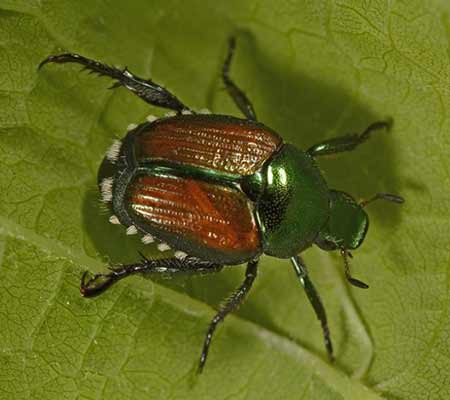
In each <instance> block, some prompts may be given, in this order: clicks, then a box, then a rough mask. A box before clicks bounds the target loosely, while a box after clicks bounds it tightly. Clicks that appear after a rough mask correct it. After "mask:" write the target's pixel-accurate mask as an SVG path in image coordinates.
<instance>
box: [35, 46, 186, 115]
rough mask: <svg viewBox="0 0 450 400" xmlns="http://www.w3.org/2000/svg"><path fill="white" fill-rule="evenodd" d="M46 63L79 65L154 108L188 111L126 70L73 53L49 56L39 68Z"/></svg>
mask: <svg viewBox="0 0 450 400" xmlns="http://www.w3.org/2000/svg"><path fill="white" fill-rule="evenodd" d="M48 63H57V64H63V63H76V64H81V65H83V66H84V69H87V70H89V71H90V72H91V73H97V74H99V75H100V76H109V77H110V78H112V79H114V80H116V83H114V84H113V86H112V87H111V88H116V87H120V86H124V87H126V88H127V89H129V90H131V91H132V92H133V93H134V94H136V95H137V96H139V97H140V98H141V99H142V100H144V101H146V102H147V103H150V104H152V105H154V106H157V107H163V108H168V109H170V110H173V111H176V112H177V113H181V112H182V111H190V110H189V108H188V107H187V106H185V105H184V104H183V103H182V102H181V101H180V100H179V99H178V98H177V97H176V96H174V95H173V94H172V93H170V92H169V91H168V90H167V89H165V88H164V87H162V86H161V85H158V84H157V83H155V82H153V81H152V80H151V79H142V78H139V77H137V76H136V75H133V74H132V73H131V72H130V71H128V69H127V68H125V69H124V70H120V69H117V68H114V67H111V66H109V65H106V64H103V63H101V62H99V61H95V60H91V59H89V58H86V57H83V56H80V55H79V54H74V53H66V54H59V55H52V56H49V57H47V58H46V59H45V60H43V61H42V62H41V63H40V64H39V68H42V67H43V66H44V65H45V64H48Z"/></svg>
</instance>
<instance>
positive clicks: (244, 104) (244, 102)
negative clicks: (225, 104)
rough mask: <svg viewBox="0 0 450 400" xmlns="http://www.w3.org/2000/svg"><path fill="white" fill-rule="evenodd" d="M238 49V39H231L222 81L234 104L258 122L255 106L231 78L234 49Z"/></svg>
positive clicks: (249, 117)
mask: <svg viewBox="0 0 450 400" xmlns="http://www.w3.org/2000/svg"><path fill="white" fill-rule="evenodd" d="M235 48H236V39H235V38H234V37H231V38H230V39H229V40H228V54H227V58H226V59H225V62H224V64H223V67H222V79H223V82H224V84H225V88H226V89H227V92H228V94H229V95H230V96H231V98H232V99H233V101H234V103H235V104H236V105H237V106H238V108H239V109H240V110H241V111H242V113H243V114H244V115H245V116H246V117H247V118H248V119H250V120H252V121H256V113H255V110H254V109H253V105H252V103H251V102H250V100H249V99H248V97H247V96H246V95H245V93H244V92H243V91H242V90H241V89H240V88H239V87H238V86H236V84H235V83H234V82H233V81H232V80H231V78H230V66H231V60H232V59H233V54H234V49H235Z"/></svg>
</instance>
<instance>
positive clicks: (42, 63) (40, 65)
mask: <svg viewBox="0 0 450 400" xmlns="http://www.w3.org/2000/svg"><path fill="white" fill-rule="evenodd" d="M53 59H54V56H48V57H47V58H46V59H44V60H42V61H41V62H40V63H39V65H38V70H40V69H41V68H42V67H43V66H44V65H45V64H48V63H50V62H53Z"/></svg>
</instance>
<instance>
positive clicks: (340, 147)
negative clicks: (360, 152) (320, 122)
mask: <svg viewBox="0 0 450 400" xmlns="http://www.w3.org/2000/svg"><path fill="white" fill-rule="evenodd" d="M391 124H392V121H378V122H374V123H373V124H370V125H369V126H368V127H367V128H366V130H365V131H364V132H363V133H361V134H350V135H344V136H338V137H335V138H332V139H329V140H325V141H323V142H320V143H317V144H315V145H314V146H311V147H310V148H309V149H308V150H307V153H308V154H309V155H311V156H313V157H317V156H325V155H329V154H335V153H341V152H343V151H352V150H353V149H355V147H357V146H359V145H360V144H361V143H364V142H365V141H366V140H367V139H369V138H370V135H371V134H372V133H373V132H374V131H377V130H379V129H382V128H385V129H389V128H390V127H391Z"/></svg>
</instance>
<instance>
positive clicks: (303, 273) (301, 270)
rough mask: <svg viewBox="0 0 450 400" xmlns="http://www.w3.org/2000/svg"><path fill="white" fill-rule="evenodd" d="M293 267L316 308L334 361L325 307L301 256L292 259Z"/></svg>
mask: <svg viewBox="0 0 450 400" xmlns="http://www.w3.org/2000/svg"><path fill="white" fill-rule="evenodd" d="M291 262H292V265H293V266H294V270H295V273H296V274H297V276H298V278H299V279H300V283H301V284H302V286H303V288H304V289H305V292H306V295H307V296H308V299H309V301H310V303H311V305H312V306H313V308H314V311H315V313H316V316H317V319H318V320H319V321H320V324H321V325H322V332H323V338H324V341H325V347H326V349H327V354H328V358H329V360H330V361H334V356H333V345H332V343H331V337H330V329H329V328H328V322H327V315H326V312H325V307H324V306H323V304H322V300H320V296H319V293H317V290H316V288H315V287H314V285H313V283H312V282H311V279H309V275H308V270H307V269H306V265H305V263H304V262H303V260H302V259H301V258H300V257H299V256H295V257H292V258H291Z"/></svg>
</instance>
